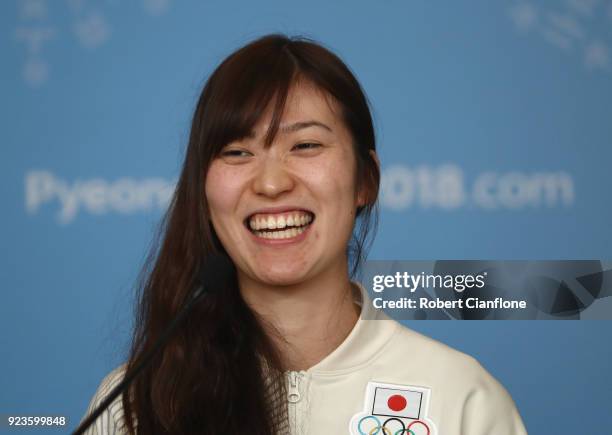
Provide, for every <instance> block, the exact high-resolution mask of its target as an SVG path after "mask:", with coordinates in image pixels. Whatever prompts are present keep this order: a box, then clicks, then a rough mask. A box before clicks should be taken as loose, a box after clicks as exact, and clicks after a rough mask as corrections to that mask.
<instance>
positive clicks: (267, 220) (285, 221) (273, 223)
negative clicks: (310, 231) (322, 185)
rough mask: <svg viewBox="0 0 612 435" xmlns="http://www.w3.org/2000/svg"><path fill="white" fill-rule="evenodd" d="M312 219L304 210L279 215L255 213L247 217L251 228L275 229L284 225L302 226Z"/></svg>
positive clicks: (255, 229)
mask: <svg viewBox="0 0 612 435" xmlns="http://www.w3.org/2000/svg"><path fill="white" fill-rule="evenodd" d="M311 221H312V216H311V215H310V214H308V213H305V212H293V213H288V214H281V215H277V216H274V215H267V216H264V215H255V216H253V217H251V219H249V227H250V228H251V230H254V231H258V230H265V229H267V230H275V229H283V228H286V227H297V226H303V225H306V224H308V223H310V222H311Z"/></svg>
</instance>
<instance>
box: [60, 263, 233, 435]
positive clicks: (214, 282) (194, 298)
mask: <svg viewBox="0 0 612 435" xmlns="http://www.w3.org/2000/svg"><path fill="white" fill-rule="evenodd" d="M231 268H232V262H231V261H230V259H229V257H228V256H227V255H226V254H210V256H209V257H208V258H207V259H206V260H205V261H204V263H203V265H202V268H201V269H200V273H199V285H198V286H197V287H196V289H195V290H194V292H193V294H192V295H191V298H190V299H189V300H188V301H187V303H186V304H185V305H184V306H183V308H181V310H180V311H179V313H178V314H177V316H176V317H175V318H174V319H173V320H172V322H170V324H169V325H168V326H167V328H166V329H165V330H164V332H163V333H162V334H161V335H160V337H159V338H158V339H157V341H156V342H155V345H154V346H153V347H152V348H151V349H150V350H149V351H148V352H147V353H146V354H145V355H144V356H143V357H142V359H141V361H140V362H139V363H138V364H137V365H136V366H135V367H134V368H133V369H132V370H131V371H130V372H129V373H126V374H125V376H124V378H123V380H122V381H121V382H120V383H119V384H118V385H117V386H116V387H115V388H113V389H112V390H111V392H110V393H108V395H107V396H106V398H105V399H104V400H103V401H102V403H100V404H99V405H98V406H97V407H96V408H95V409H94V410H93V412H92V413H91V414H89V416H88V417H87V418H86V419H85V420H83V421H82V422H81V424H80V425H79V426H78V427H77V428H76V429H75V430H74V432H72V435H81V434H83V433H84V432H85V431H86V430H87V429H88V428H89V426H91V425H92V424H93V423H94V422H95V421H96V419H97V418H98V417H99V416H100V414H102V412H104V410H105V409H106V408H108V406H110V404H111V403H112V402H113V400H115V399H116V398H117V396H119V395H120V394H122V393H123V391H124V390H125V389H126V388H127V387H128V386H129V385H130V384H131V383H132V381H133V380H134V379H135V378H136V376H138V375H139V374H140V372H142V370H143V369H144V368H145V367H147V366H148V365H149V363H150V362H151V360H152V359H153V357H154V356H155V355H157V353H158V352H159V351H160V349H161V348H162V347H163V346H164V345H165V344H166V342H167V341H168V339H169V338H170V337H171V336H172V334H173V333H174V331H175V330H176V328H177V327H178V326H179V325H180V324H181V323H182V321H183V320H184V319H185V317H187V314H189V312H190V311H191V309H192V308H193V307H194V306H195V304H196V303H197V302H198V301H199V300H200V299H201V298H202V296H204V295H207V294H210V293H214V292H215V291H219V289H222V288H224V287H225V284H226V283H227V280H228V278H229V274H230V271H231Z"/></svg>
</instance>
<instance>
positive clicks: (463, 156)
mask: <svg viewBox="0 0 612 435" xmlns="http://www.w3.org/2000/svg"><path fill="white" fill-rule="evenodd" d="M0 28H1V29H2V36H1V37H0V50H1V54H2V57H1V59H2V68H1V69H0V78H1V80H0V90H1V93H0V95H1V96H2V98H1V100H0V115H1V119H2V129H1V132H0V135H1V136H0V138H1V140H2V159H1V162H0V169H1V175H0V176H1V177H2V178H1V180H2V183H1V185H2V189H3V190H2V198H4V201H5V205H4V206H3V208H2V211H3V213H2V214H3V216H2V221H3V225H2V226H1V229H0V231H1V232H2V233H1V236H2V238H1V241H2V243H1V244H0V261H1V264H2V266H1V268H0V282H1V283H2V291H3V303H2V304H0V319H1V320H0V322H1V323H0V326H1V329H2V332H0V334H1V335H0V338H1V340H2V342H1V344H2V349H3V352H2V358H1V359H0V373H1V374H0V384H1V388H0V413H2V414H20V415H24V414H47V415H48V414H57V415H66V416H68V417H69V419H70V420H71V426H72V425H74V424H75V423H76V422H77V421H78V419H79V418H80V417H81V416H82V415H83V412H84V411H85V408H86V406H87V403H88V401H89V399H90V397H91V395H92V394H93V392H94V390H95V388H96V387H97V385H98V383H99V382H100V380H101V379H102V377H103V376H104V375H105V374H106V373H108V371H110V370H111V369H112V368H113V367H115V366H117V365H118V364H119V363H120V362H121V361H123V358H124V356H125V351H126V349H127V345H128V339H129V331H130V327H131V309H132V287H133V284H134V282H135V279H136V276H137V273H138V271H139V268H140V266H141V265H142V262H143V260H144V255H145V253H146V251H147V248H148V246H149V242H150V240H151V237H152V235H153V231H154V229H155V224H156V222H157V221H158V219H159V217H160V216H161V214H162V212H163V209H164V207H165V206H166V205H167V199H168V195H169V194H170V193H171V189H172V184H173V183H174V182H175V180H176V178H177V176H178V171H179V169H180V165H181V162H182V158H183V152H184V148H185V144H186V141H187V136H188V129H189V121H190V117H191V114H192V110H193V108H194V105H195V102H196V99H197V97H198V94H199V91H200V90H201V87H202V84H203V83H204V80H205V79H206V77H207V75H208V74H209V73H210V72H211V71H212V69H213V68H214V67H215V66H216V65H217V63H218V62H219V61H221V60H222V59H223V58H224V57H225V56H226V55H227V54H229V53H230V52H231V51H232V50H233V49H235V48H237V47H238V46H240V45H242V44H243V43H245V42H246V41H248V40H250V39H252V38H254V37H257V36H260V35H262V34H264V33H269V32H276V31H280V32H286V33H289V34H303V35H306V36H310V37H312V38H314V39H317V40H319V41H321V42H323V43H324V44H326V45H327V46H329V47H330V48H331V49H333V50H334V51H335V52H337V53H338V54H339V55H340V56H341V57H342V58H343V59H344V60H345V61H346V62H347V63H348V64H349V65H350V66H351V67H352V69H353V70H354V71H355V73H356V75H357V76H358V78H359V80H360V81H361V83H362V84H363V86H364V88H365V90H366V92H367V93H368V95H369V97H370V99H371V102H372V105H373V107H374V116H375V121H376V128H377V134H378V146H379V154H380V158H381V162H382V167H383V182H384V186H383V192H382V196H381V225H380V229H379V232H378V236H377V239H376V242H375V244H374V246H373V249H372V251H371V253H370V256H369V258H371V259H381V260H394V259H468V258H473V259H597V258H610V256H611V255H610V254H611V253H612V252H611V248H610V247H611V246H612V245H611V243H612V231H610V222H612V204H611V200H610V195H609V188H610V184H611V183H610V172H609V169H610V163H611V158H612V151H611V147H610V145H611V143H610V141H611V138H612V122H611V121H610V115H611V114H612V110H611V109H612V86H611V81H612V52H611V50H612V2H611V1H609V0H606V1H603V0H599V1H598V0H567V1H562V0H558V1H541V2H535V1H529V0H521V1H518V0H517V1H513V0H506V1H498V2H491V1H486V0H479V1H471V2H469V3H467V2H456V1H452V0H446V1H439V2H427V1H424V0H423V1H416V0H415V1H405V0H402V1H396V0H387V1H384V2H374V1H368V2H364V1H354V0H353V1H336V2H329V1H320V0H311V1H309V2H299V3H298V2H295V3H293V2H287V1H269V0H265V1H259V2H247V1H243V2H237V1H227V0H225V1H180V2H179V1H170V0H147V1H133V2H124V1H120V0H107V1H85V0H69V1H65V2H52V1H45V0H21V1H7V2H2V3H1V4H0ZM408 326H409V327H412V328H415V329H417V330H419V331H422V332H425V333H426V334H429V335H431V336H433V337H434V338H437V339H439V340H442V341H443V342H445V343H447V344H450V345H451V346H454V347H456V348H459V349H461V350H463V351H465V352H468V353H470V354H472V355H474V356H475V357H476V358H477V359H478V360H480V361H481V362H482V364H483V365H484V366H485V367H486V368H487V369H488V370H489V371H490V372H491V373H492V374H493V375H495V376H496V377H497V378H498V379H499V380H500V381H501V382H502V383H503V384H504V385H505V386H506V388H507V389H508V390H509V391H510V393H511V394H512V396H513V397H514V399H515V401H516V403H517V406H518V408H519V410H520V412H521V414H522V415H523V417H524V420H525V424H526V426H527V429H528V430H529V432H530V433H533V434H556V433H584V434H586V433H589V434H603V433H609V431H610V429H609V428H610V427H612V413H611V412H610V397H612V376H611V375H610V373H609V366H610V360H611V359H612V347H611V346H610V323H609V322H575V321H573V322H569V321H568V322H527V321H525V322H473V323H470V322H461V323H453V324H451V323H447V322H422V323H410V324H409V325H408ZM0 430H3V429H0ZM61 432H65V430H64V431H61ZM7 433H8V432H7Z"/></svg>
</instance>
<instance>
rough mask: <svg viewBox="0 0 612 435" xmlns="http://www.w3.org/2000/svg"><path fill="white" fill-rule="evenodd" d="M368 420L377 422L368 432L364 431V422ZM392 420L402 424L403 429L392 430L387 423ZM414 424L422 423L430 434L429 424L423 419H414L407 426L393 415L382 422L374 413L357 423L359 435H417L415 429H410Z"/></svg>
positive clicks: (428, 434)
mask: <svg viewBox="0 0 612 435" xmlns="http://www.w3.org/2000/svg"><path fill="white" fill-rule="evenodd" d="M367 420H373V421H374V422H375V426H374V427H372V428H371V429H369V431H368V432H366V431H364V429H363V428H362V424H363V423H364V422H365V421H367ZM391 421H396V422H398V423H399V424H400V425H401V429H398V430H397V431H395V432H391V429H389V428H388V427H387V424H388V423H389V422H391ZM414 425H421V426H423V427H425V430H427V435H430V431H429V426H427V424H425V422H423V421H421V420H413V421H412V422H411V423H410V424H409V425H408V426H406V425H405V424H404V422H403V421H402V420H400V419H399V418H396V417H391V418H388V419H386V420H385V421H384V422H383V423H382V424H381V422H380V420H379V419H378V417H376V416H374V415H366V416H365V417H362V418H361V419H360V420H359V423H358V424H357V430H358V431H359V435H416V434H415V433H414V431H412V430H411V429H410V428H411V427H413V426H414ZM381 431H382V432H381Z"/></svg>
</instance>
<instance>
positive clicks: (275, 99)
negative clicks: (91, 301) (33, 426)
mask: <svg viewBox="0 0 612 435" xmlns="http://www.w3.org/2000/svg"><path fill="white" fill-rule="evenodd" d="M379 181H380V168H379V163H378V158H377V156H376V151H375V137H374V129H373V126H372V119H371V115H370V110H369V105H368V102H367V99H366V97H365V94H364V92H363V91H362V89H361V87H360V85H359V83H358V82H357V80H356V79H355V77H354V76H353V74H352V73H351V71H350V70H349V69H348V67H347V66H346V65H345V64H344V63H343V62H342V61H341V60H340V59H339V58H338V57H337V56H336V55H334V54H333V53H331V52H330V51H329V50H327V49H326V48H324V47H322V46H321V45H319V44H317V43H315V42H313V41H311V40H308V39H305V38H288V37H285V36H283V35H269V36H265V37H263V38H260V39H258V40H256V41H253V42H251V43H250V44H248V45H246V46H244V47H242V48H240V49H239V50H237V51H236V52H234V53H233V54H231V55H230V56H229V57H228V58H227V59H225V60H224V61H223V62H222V63H221V64H220V65H219V66H218V68H217V69H216V70H215V71H214V73H213V74H212V75H211V77H210V78H209V79H208V81H207V83H206V85H205V87H204V89H203V91H202V94H201V96H200V99H199V101H198V104H197V108H196V111H195V114H194V117H193V123H192V129H191V135H190V140H189V146H188V149H187V154H186V158H185V163H184V166H183V169H182V172H181V176H180V179H179V182H178V184H177V187H176V191H175V194H174V197H173V200H172V203H171V206H170V208H169V210H168V213H167V215H166V217H165V219H164V222H163V223H164V225H163V226H162V231H161V232H160V235H161V236H162V243H161V246H160V248H159V249H158V250H157V249H154V250H153V251H152V252H151V255H150V257H149V264H150V266H151V268H150V269H149V268H145V270H143V274H142V276H143V279H142V284H141V300H140V305H139V312H138V316H137V318H136V322H135V332H134V339H133V343H132V348H131V352H130V355H129V358H128V361H127V363H126V364H125V365H123V366H121V367H119V368H117V369H116V370H114V371H113V372H112V373H110V374H109V375H108V376H107V377H106V378H105V379H104V380H103V382H102V384H101V386H100V388H99V389H98V391H97V393H96V395H95V396H94V398H93V399H92V401H91V404H90V408H89V410H88V412H91V411H92V410H93V409H94V408H95V407H96V406H97V405H98V404H99V403H100V402H101V401H102V400H103V399H104V398H105V397H106V395H107V394H108V392H109V391H110V389H111V388H112V387H113V386H114V385H116V384H117V383H118V382H119V381H120V380H121V379H122V378H123V376H124V374H125V372H126V370H128V371H130V370H131V369H132V368H133V367H135V366H137V365H138V364H139V363H140V361H141V360H142V359H143V356H144V355H145V354H146V352H147V351H148V350H149V349H150V348H151V347H153V345H154V343H155V342H156V340H157V339H158V338H159V336H160V335H161V334H162V332H163V330H164V328H165V327H166V325H167V324H168V323H169V322H170V321H171V320H172V319H173V318H175V317H176V316H177V313H178V312H179V311H180V310H181V308H182V307H183V306H184V304H185V301H186V300H188V299H189V297H190V295H191V292H192V290H193V287H194V285H195V284H196V282H197V281H198V279H199V275H200V272H201V270H202V265H203V264H205V263H206V261H207V259H209V258H212V257H214V256H218V255H222V256H225V257H226V258H227V259H228V262H230V263H231V265H232V267H231V272H230V273H229V275H230V277H229V279H228V280H227V283H226V284H227V285H225V286H224V288H220V289H215V290H216V291H215V292H214V293H211V294H210V295H207V297H206V298H204V299H202V300H201V301H199V302H198V303H197V305H196V306H195V308H194V309H193V310H192V311H191V313H190V314H189V316H188V317H187V319H185V320H184V321H183V322H182V323H181V324H180V327H179V329H178V331H177V333H176V334H174V335H173V336H172V338H171V340H170V342H169V343H168V344H167V345H166V346H165V347H164V348H163V350H162V352H161V354H160V355H159V356H158V357H157V358H156V359H154V360H153V362H152V364H150V365H149V366H148V367H147V368H146V369H145V370H144V372H143V373H142V374H141V375H140V376H139V377H138V378H137V379H136V380H135V382H134V383H133V384H132V385H131V387H130V389H129V391H128V392H126V393H124V394H123V396H122V397H121V398H119V399H117V400H116V401H115V402H113V403H112V404H111V405H110V407H109V409H108V410H107V411H106V412H105V413H104V414H103V415H102V416H101V417H100V419H99V420H98V421H97V423H96V425H95V426H92V429H91V432H90V433H130V434H135V433H136V431H137V432H138V433H139V434H213V433H214V434H216V433H227V434H238V433H247V432H248V433H250V434H261V435H273V434H287V433H288V434H313V435H323V434H325V435H327V434H334V435H335V434H344V433H350V434H354V435H363V434H374V433H378V434H381V435H383V434H391V433H392V434H402V435H408V434H411V435H421V434H429V435H434V434H436V433H438V432H437V431H438V429H439V430H440V433H444V434H447V435H457V434H470V435H484V434H490V433H495V434H500V435H510V434H517V435H518V434H524V433H525V432H524V428H523V425H522V423H521V420H520V417H519V416H518V413H517V411H516V408H515V407H514V404H513V402H512V400H511V399H510V397H509V396H508V394H507V393H506V391H505V390H504V389H503V387H501V385H499V384H498V383H497V382H496V381H495V380H494V379H493V378H492V377H491V376H490V375H489V374H488V373H487V372H486V371H485V370H484V369H482V367H480V366H479V365H478V363H476V362H475V361H474V360H473V359H471V358H470V357H468V356H466V355H463V354H461V353H459V352H457V351H454V350H452V349H449V348H447V347H446V346H444V345H442V344H440V343H437V342H435V341H433V340H430V339H428V338H426V337H423V336H421V335H419V334H417V333H415V332H413V331H410V330H409V329H407V328H405V327H403V326H402V325H400V324H399V323H397V322H395V321H394V320H391V319H390V318H388V317H386V316H385V315H384V313H382V312H373V307H372V304H371V302H370V301H369V300H368V296H367V293H366V292H365V291H364V289H363V288H362V287H361V286H360V285H359V284H358V283H357V282H355V281H352V279H351V278H352V277H354V275H355V272H356V271H357V270H358V268H359V265H360V264H361V262H362V260H363V258H364V256H365V252H366V251H367V247H368V244H369V242H370V241H371V238H370V235H371V229H372V228H373V227H374V226H375V224H376V218H377V210H376V200H377V195H378V188H379ZM206 279H207V278H206V277H204V280H205V281H206ZM365 319H374V320H365ZM434 391H435V393H433V392H434ZM434 394H435V395H434ZM434 398H435V399H434Z"/></svg>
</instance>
